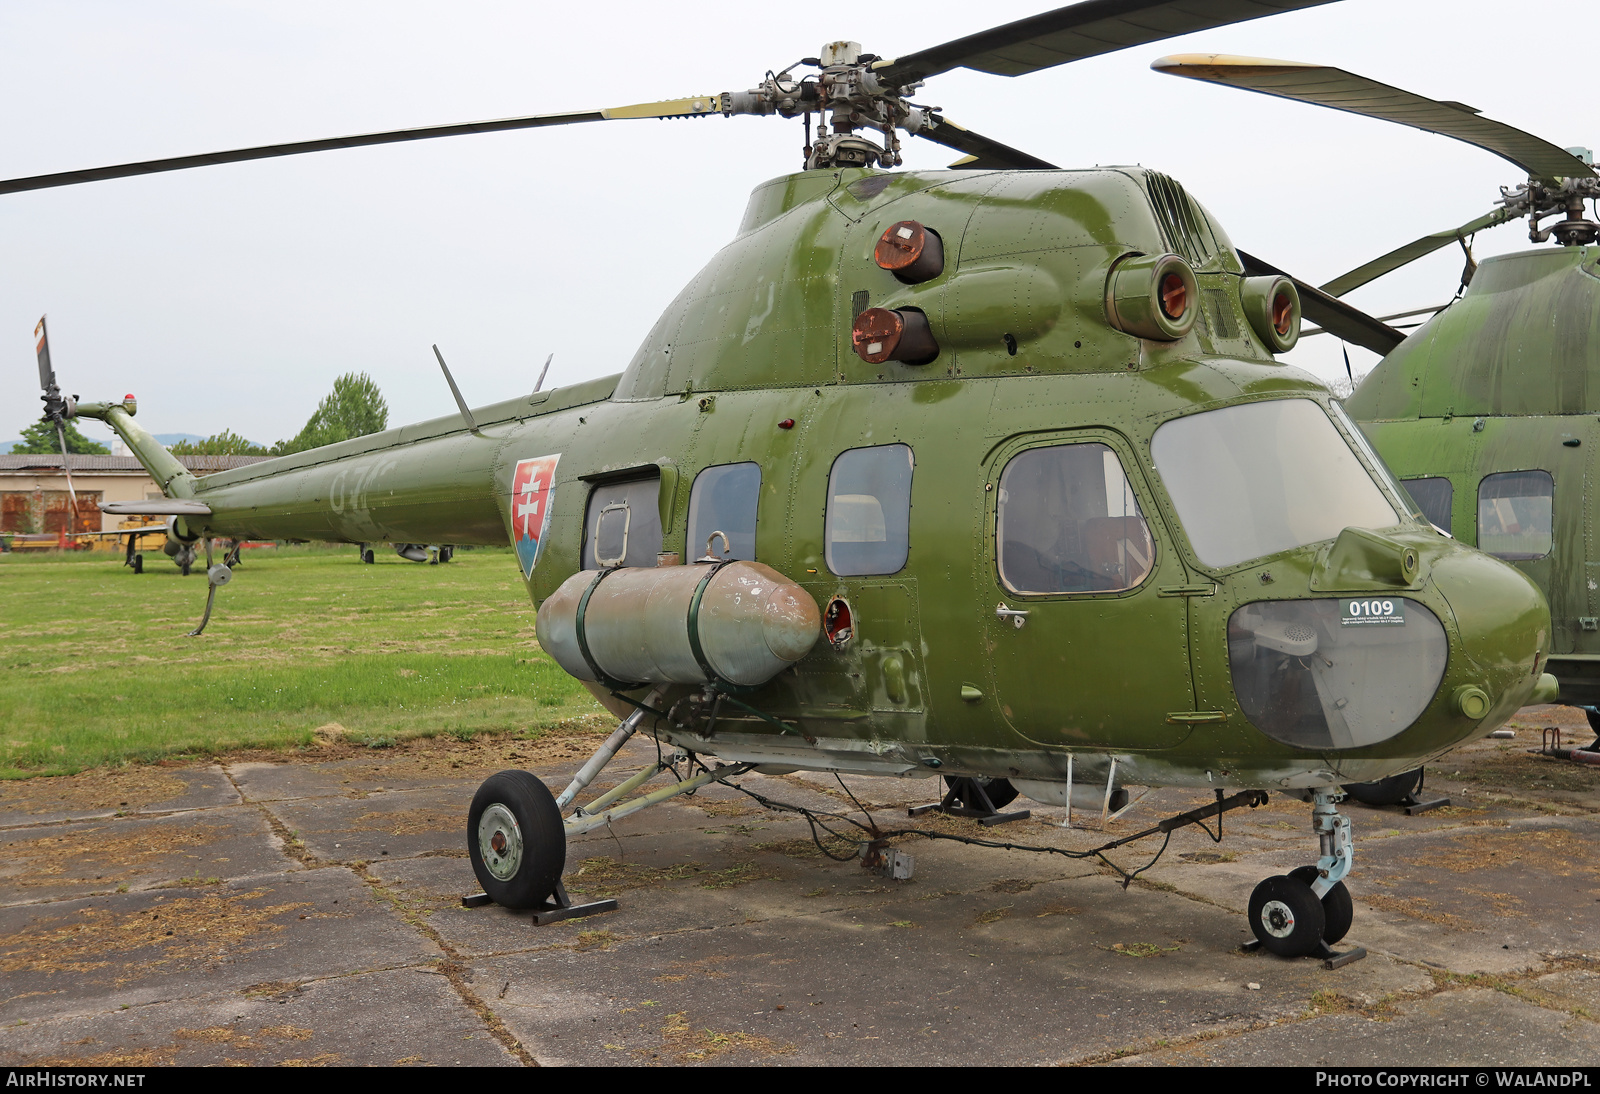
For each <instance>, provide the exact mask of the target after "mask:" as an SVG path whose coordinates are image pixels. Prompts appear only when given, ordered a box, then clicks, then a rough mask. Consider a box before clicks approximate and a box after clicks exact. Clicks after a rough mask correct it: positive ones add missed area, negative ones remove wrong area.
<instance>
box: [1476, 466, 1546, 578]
mask: <svg viewBox="0 0 1600 1094" xmlns="http://www.w3.org/2000/svg"><path fill="white" fill-rule="evenodd" d="M1555 493H1556V483H1555V480H1554V479H1553V478H1551V477H1550V472H1548V471H1505V472H1502V473H1500V474H1498V475H1485V476H1484V477H1483V481H1482V482H1480V483H1479V484H1478V550H1480V551H1487V552H1489V554H1491V555H1494V556H1495V557H1496V558H1506V559H1515V560H1521V559H1530V558H1543V557H1544V556H1545V555H1547V554H1549V553H1550V547H1551V545H1552V542H1553V539H1552V536H1551V516H1552V513H1553V511H1554V508H1555Z"/></svg>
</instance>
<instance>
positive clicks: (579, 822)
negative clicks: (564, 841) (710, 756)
mask: <svg viewBox="0 0 1600 1094" xmlns="http://www.w3.org/2000/svg"><path fill="white" fill-rule="evenodd" d="M754 766H755V764H746V763H739V764H724V765H722V766H720V767H718V768H716V769H715V770H714V771H703V772H701V773H700V774H698V775H696V776H694V777H693V778H689V779H683V780H681V781H679V782H676V783H673V784H672V785H671V786H664V787H662V788H661V789H660V790H656V791H654V792H652V793H649V794H645V795H644V796H643V797H638V798H634V799H633V800H632V801H628V802H623V803H622V804H621V805H618V806H614V807H612V808H610V809H607V810H605V811H603V812H600V813H589V812H585V811H580V812H578V813H576V814H575V815H573V816H571V817H568V818H567V819H566V821H565V822H564V826H565V828H566V830H567V836H568V838H571V837H572V836H581V835H583V833H585V832H592V831H594V830H595V829H596V828H604V827H605V826H606V825H608V824H610V823H611V822H612V821H616V820H621V819H622V818H623V817H629V816H632V815H633V814H635V813H637V812H639V811H640V810H641V809H646V808H648V807H649V806H652V805H658V804H660V803H661V802H664V801H666V800H667V799H669V798H676V797H677V796H678V795H680V794H689V793H693V792H694V791H696V790H699V789H700V788H701V787H702V786H705V785H706V784H707V783H711V782H716V781H717V780H719V779H725V778H727V777H728V776H730V775H743V774H744V773H745V772H746V771H749V770H750V769H751V768H752V767H754ZM645 770H646V771H648V770H649V768H646V769H645ZM657 770H660V769H659V768H658V769H657ZM643 774H644V772H640V775H643ZM634 777H635V778H639V776H637V775H636V776H634ZM630 781H631V780H630ZM644 781H645V780H644V779H642V778H641V779H639V783H640V784H642V783H643V782H644ZM635 785H639V784H635Z"/></svg>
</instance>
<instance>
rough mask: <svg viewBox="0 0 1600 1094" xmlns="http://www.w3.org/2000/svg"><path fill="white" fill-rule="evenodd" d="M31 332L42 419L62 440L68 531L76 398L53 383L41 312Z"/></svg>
mask: <svg viewBox="0 0 1600 1094" xmlns="http://www.w3.org/2000/svg"><path fill="white" fill-rule="evenodd" d="M33 335H34V337H35V338H37V339H38V343H37V345H36V346H35V350H36V352H37V353H38V356H39V386H40V387H41V388H43V389H44V394H43V395H41V396H40V399H42V400H43V401H44V416H45V420H46V421H50V422H54V423H55V427H56V440H57V441H59V442H60V444H61V470H62V472H63V473H65V475H66V476H67V500H68V502H69V503H70V504H71V511H72V527H71V529H70V531H73V532H76V531H77V530H78V492H77V490H75V489H73V486H72V456H71V454H70V453H69V452H68V451H67V419H68V418H70V417H72V411H73V408H74V406H75V404H76V403H77V398H76V397H75V396H68V395H63V394H61V388H60V387H59V386H58V385H57V384H56V372H55V369H54V368H52V367H51V365H50V331H49V329H48V328H47V327H46V326H45V317H44V316H42V315H41V316H40V317H39V325H38V326H36V327H34V328H33Z"/></svg>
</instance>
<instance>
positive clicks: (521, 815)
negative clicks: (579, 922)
mask: <svg viewBox="0 0 1600 1094" xmlns="http://www.w3.org/2000/svg"><path fill="white" fill-rule="evenodd" d="M467 852H468V854H469V855H470V856H471V858H472V872H473V873H474V874H476V875H477V876H478V884H479V885H482V886H483V891H484V892H485V893H488V894H489V899H491V900H493V901H494V902H495V903H496V904H498V905H500V906H501V907H503V908H537V907H539V906H541V905H543V904H545V903H546V902H548V901H549V899H550V897H551V895H552V894H553V893H554V892H555V891H556V883H557V882H558V881H560V880H561V872H562V871H563V870H564V869H566V865H567V834H566V831H565V830H564V829H563V828H562V826H561V811H560V810H559V809H557V808H556V800H555V797H554V796H552V795H551V793H550V790H549V788H548V787H546V786H545V785H544V783H542V782H540V781H539V780H538V779H537V778H535V777H534V776H533V775H531V774H529V773H528V772H526V771H500V772H497V773H496V774H493V775H490V776H489V777H488V778H487V779H485V780H484V781H483V785H482V786H480V787H478V792H477V793H476V794H474V795H473V797H472V808H471V809H470V810H469V811H468V812H467Z"/></svg>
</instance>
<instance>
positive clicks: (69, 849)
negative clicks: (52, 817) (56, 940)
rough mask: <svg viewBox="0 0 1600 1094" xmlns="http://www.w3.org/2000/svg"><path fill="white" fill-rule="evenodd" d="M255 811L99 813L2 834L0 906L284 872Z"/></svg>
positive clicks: (260, 818) (267, 833)
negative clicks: (116, 814)
mask: <svg viewBox="0 0 1600 1094" xmlns="http://www.w3.org/2000/svg"><path fill="white" fill-rule="evenodd" d="M276 842H277V841H276V840H275V838H274V837H273V836H272V834H271V831H270V829H269V828H268V826H267V823H266V821H265V820H263V819H262V817H261V815H260V813H258V812H257V811H256V810H254V809H250V808H248V807H244V806H233V807H227V808H216V809H190V810H187V811H185V812H182V813H174V814H168V815H160V814H157V815H155V816H148V815H144V814H141V815H138V816H134V817H123V818H116V817H103V818H98V819H95V820H87V821H76V822H67V823H62V824H53V825H47V826H44V827H40V828H12V829H8V830H5V831H0V894H4V895H3V896H0V903H7V904H9V903H38V902H40V901H49V900H62V899H68V898H72V897H81V896H87V895H91V894H95V893H101V894H104V893H112V892H121V891H127V890H129V889H150V888H157V887H161V886H167V885H176V884H180V883H183V882H185V881H187V882H188V883H189V884H199V883H201V882H203V881H206V880H210V881H213V882H215V881H218V880H220V879H221V878H222V877H237V876H240V875H255V874H262V873H268V872H272V871H276V870H280V869H283V867H284V862H283V856H282V854H281V853H280V852H279V850H278V848H277V847H276V846H275V844H276Z"/></svg>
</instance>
